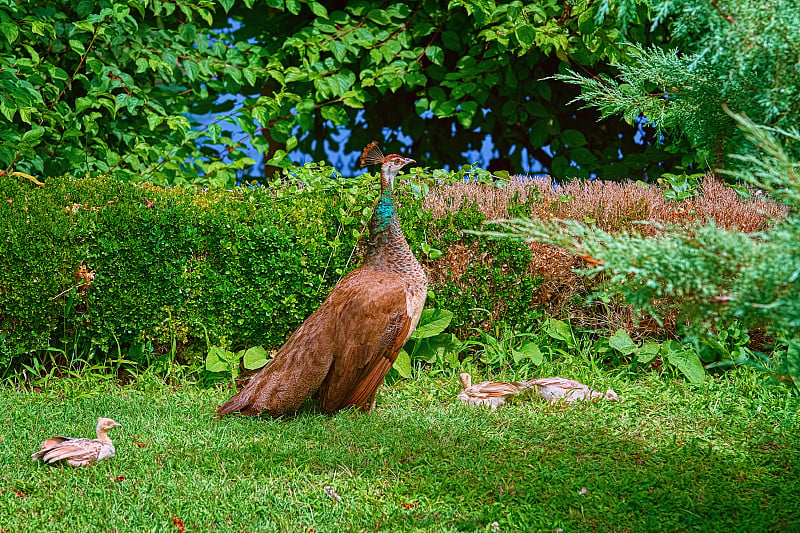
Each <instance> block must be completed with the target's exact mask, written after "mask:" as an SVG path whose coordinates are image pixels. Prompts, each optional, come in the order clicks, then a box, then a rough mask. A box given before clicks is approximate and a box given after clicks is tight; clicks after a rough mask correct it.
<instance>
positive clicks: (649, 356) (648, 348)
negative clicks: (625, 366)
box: [636, 341, 661, 364]
mask: <svg viewBox="0 0 800 533" xmlns="http://www.w3.org/2000/svg"><path fill="white" fill-rule="evenodd" d="M660 350H661V344H659V343H657V342H655V341H645V343H644V344H643V345H642V346H641V347H640V348H639V349H638V350H636V360H637V361H639V362H640V363H643V364H647V363H649V362H650V361H652V360H653V359H655V358H656V355H658V352H659V351H660Z"/></svg>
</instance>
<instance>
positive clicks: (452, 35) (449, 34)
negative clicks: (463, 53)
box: [442, 30, 461, 50]
mask: <svg viewBox="0 0 800 533" xmlns="http://www.w3.org/2000/svg"><path fill="white" fill-rule="evenodd" d="M442 44H443V45H444V46H445V48H447V49H449V50H459V49H460V48H461V41H460V40H459V38H458V33H456V32H454V31H449V30H448V31H443V32H442Z"/></svg>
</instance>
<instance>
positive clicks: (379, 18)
mask: <svg viewBox="0 0 800 533" xmlns="http://www.w3.org/2000/svg"><path fill="white" fill-rule="evenodd" d="M367 18H368V19H370V20H371V21H373V22H375V23H377V24H381V25H386V24H391V23H392V19H390V18H389V15H387V14H386V11H384V10H382V9H373V10H371V11H370V12H369V13H367Z"/></svg>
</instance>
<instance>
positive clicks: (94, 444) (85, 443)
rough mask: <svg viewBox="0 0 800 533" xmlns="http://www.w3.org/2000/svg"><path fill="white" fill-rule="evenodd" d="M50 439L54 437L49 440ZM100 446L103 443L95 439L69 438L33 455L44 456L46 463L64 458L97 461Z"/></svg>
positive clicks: (34, 456) (37, 457)
mask: <svg viewBox="0 0 800 533" xmlns="http://www.w3.org/2000/svg"><path fill="white" fill-rule="evenodd" d="M50 440H52V439H48V440H47V441H50ZM47 441H45V442H47ZM100 447H101V443H100V442H98V441H95V440H93V439H67V440H66V442H63V443H61V444H56V445H55V446H52V447H49V448H45V449H43V450H39V451H38V452H36V453H35V454H33V456H32V457H33V458H34V459H39V458H42V459H44V461H45V462H46V463H54V462H56V461H61V460H62V459H73V460H76V461H95V460H97V453H98V451H99V450H100Z"/></svg>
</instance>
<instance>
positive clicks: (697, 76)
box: [559, 0, 800, 168]
mask: <svg viewBox="0 0 800 533" xmlns="http://www.w3.org/2000/svg"><path fill="white" fill-rule="evenodd" d="M627 3H629V4H631V5H635V3H634V2H633V1H632V0H629V1H628V2H627ZM649 4H650V7H651V9H652V11H653V13H654V15H653V18H654V24H657V25H660V26H666V27H667V28H668V30H669V31H668V35H669V39H668V41H667V42H666V43H665V44H664V46H662V47H647V46H645V44H644V43H642V42H637V43H636V44H632V45H630V46H629V47H627V48H626V50H627V51H628V52H629V53H628V54H626V56H624V57H623V60H622V61H618V62H617V63H616V67H617V68H619V76H618V79H613V78H610V77H605V76H594V77H588V76H585V75H583V74H581V73H578V72H575V71H571V72H569V73H568V74H565V75H563V76H559V79H562V80H566V81H568V82H571V83H573V84H576V85H578V86H580V87H581V89H582V96H581V98H582V99H584V100H585V101H586V102H587V103H588V105H589V106H590V107H597V108H598V109H599V110H600V111H601V113H602V116H603V117H604V118H605V117H609V116H612V115H622V116H623V118H624V119H625V120H626V121H627V122H628V123H630V124H633V123H634V121H636V120H637V118H638V117H639V116H641V115H643V116H644V117H646V119H647V121H648V123H649V125H651V126H652V127H653V128H654V129H655V132H656V134H657V135H659V136H661V135H664V134H667V135H670V136H671V138H670V139H667V145H668V149H669V150H670V151H672V152H676V153H680V154H683V163H684V164H690V163H697V164H699V165H700V166H701V168H702V167H707V166H713V168H723V167H724V166H735V165H736V164H737V161H736V160H735V159H734V160H728V161H724V158H725V154H728V153H743V152H748V151H750V150H752V149H754V148H755V145H753V144H752V143H750V142H749V141H748V140H747V136H746V135H744V134H743V133H742V130H741V129H739V128H738V127H737V125H736V121H735V120H734V119H733V118H731V116H729V115H728V114H727V113H726V112H725V107H726V106H727V108H729V109H730V110H732V111H733V112H734V113H739V114H745V115H747V116H748V117H750V119H752V120H753V121H755V122H756V123H758V124H764V125H767V126H772V127H777V128H791V127H796V126H797V125H798V116H800V68H798V66H799V65H800V63H798V57H800V7H798V4H797V2H794V1H792V0H769V1H767V2H751V1H746V2H742V1H740V0H702V1H696V0H650V2H649ZM793 150H795V152H794V155H795V156H797V155H800V151H798V148H797V147H795V148H793Z"/></svg>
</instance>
